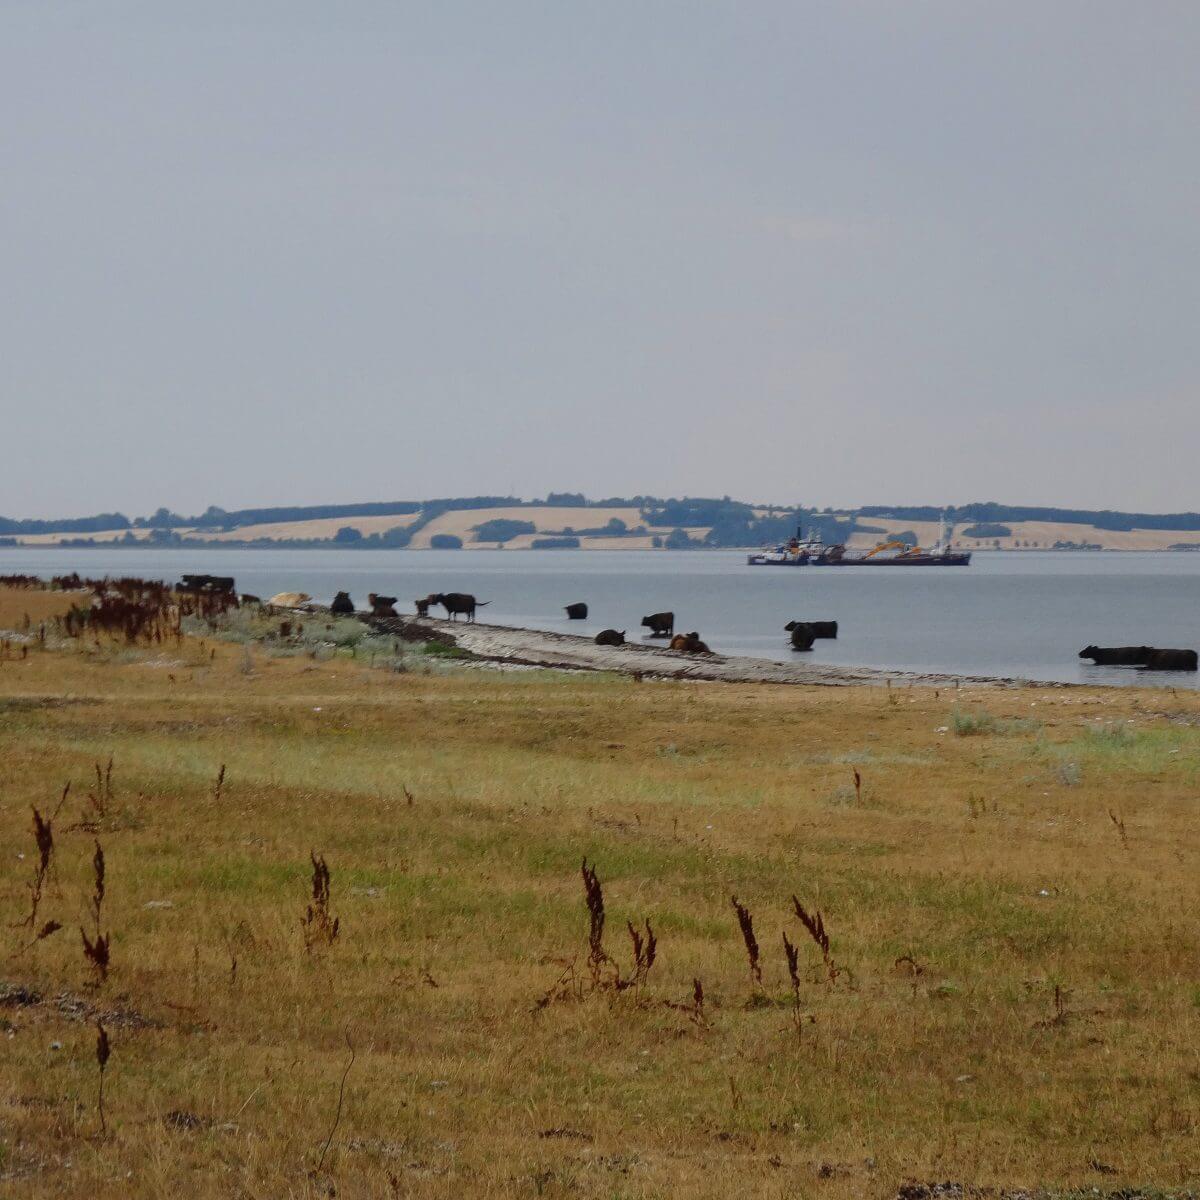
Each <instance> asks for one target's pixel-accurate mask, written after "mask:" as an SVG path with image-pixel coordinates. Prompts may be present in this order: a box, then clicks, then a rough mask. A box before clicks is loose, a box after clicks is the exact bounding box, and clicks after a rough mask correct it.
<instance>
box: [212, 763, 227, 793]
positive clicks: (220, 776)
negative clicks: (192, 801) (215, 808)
mask: <svg viewBox="0 0 1200 1200" xmlns="http://www.w3.org/2000/svg"><path fill="white" fill-rule="evenodd" d="M224 786H225V764H224V763H222V764H221V769H220V770H219V771H218V772H217V782H216V784H215V785H214V787H213V801H214V802H216V801H219V800H220V799H221V789H222V788H223V787H224Z"/></svg>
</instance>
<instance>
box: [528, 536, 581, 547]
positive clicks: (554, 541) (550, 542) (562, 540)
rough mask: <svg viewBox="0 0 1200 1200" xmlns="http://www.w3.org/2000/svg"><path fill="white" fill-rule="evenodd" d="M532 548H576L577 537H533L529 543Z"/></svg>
mask: <svg viewBox="0 0 1200 1200" xmlns="http://www.w3.org/2000/svg"><path fill="white" fill-rule="evenodd" d="M530 549H532V550H578V549H579V539H578V538H577V537H547V538H534V539H533V541H532V542H531V543H530Z"/></svg>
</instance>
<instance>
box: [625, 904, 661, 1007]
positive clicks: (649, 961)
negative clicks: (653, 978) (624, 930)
mask: <svg viewBox="0 0 1200 1200" xmlns="http://www.w3.org/2000/svg"><path fill="white" fill-rule="evenodd" d="M625 924H626V926H627V927H628V929H629V940H630V941H631V942H632V943H633V974H632V975H631V976H630V977H629V978H628V979H627V980H625V981H624V982H623V983H620V984H619V985H618V986H620V987H626V988H630V987H631V988H633V989H634V990H635V991H640V990H641V988H642V987H643V986H644V985H645V983H646V976H647V975H649V974H650V968H651V967H652V966H654V960H655V958H656V957H657V955H658V938H657V937H655V935H654V929H653V927H652V926H651V924H650V920H649V918H647V919H646V922H645V924H646V932H645V934H644V935H643V934H641V933H639V932H638V931H637V929H635V928H634V924H633V922H632V921H626V923H625Z"/></svg>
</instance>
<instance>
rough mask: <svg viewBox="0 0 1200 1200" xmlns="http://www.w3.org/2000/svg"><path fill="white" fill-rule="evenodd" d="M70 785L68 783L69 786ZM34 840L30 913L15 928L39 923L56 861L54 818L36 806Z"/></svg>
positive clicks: (34, 810)
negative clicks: (39, 914) (36, 854)
mask: <svg viewBox="0 0 1200 1200" xmlns="http://www.w3.org/2000/svg"><path fill="white" fill-rule="evenodd" d="M70 786H71V785H70V784H68V785H67V787H68V788H70ZM66 797H67V793H66V791H64V792H63V799H64V800H65V799H66ZM59 807H60V808H61V807H62V806H61V805H59ZM33 840H34V842H35V844H36V845H37V852H38V858H37V865H36V866H35V867H34V869H33V879H32V881H31V882H30V884H29V915H28V916H27V917H26V918H25V919H24V920H23V921H20V922H18V923H17V924H15V925H14V926H13V928H14V929H22V928H24V927H25V926H28V927H29V928H30V929H32V928H33V927H34V926H35V925H36V924H37V915H38V907H39V906H40V905H41V903H42V888H43V887H45V884H46V880H47V878H48V877H49V875H50V868H51V866H52V865H53V862H54V818H53V817H50V818H48V819H47V818H45V817H43V816H42V814H41V813H40V812H38V810H37V809H36V808H34V809H33ZM51 932H53V930H51ZM46 936H49V935H48V934H47V935H46Z"/></svg>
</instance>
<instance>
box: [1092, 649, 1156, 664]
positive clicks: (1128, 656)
mask: <svg viewBox="0 0 1200 1200" xmlns="http://www.w3.org/2000/svg"><path fill="white" fill-rule="evenodd" d="M1153 653H1154V647H1153V646H1085V647H1084V648H1083V649H1082V650H1080V652H1079V657H1080V658H1090V659H1092V661H1093V662H1094V663H1095V664H1096V666H1098V667H1144V666H1145V665H1146V661H1147V659H1149V657H1150V655H1151V654H1153Z"/></svg>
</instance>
